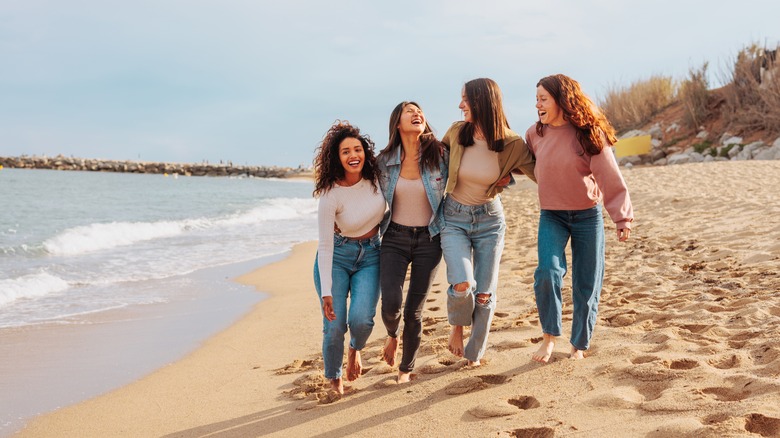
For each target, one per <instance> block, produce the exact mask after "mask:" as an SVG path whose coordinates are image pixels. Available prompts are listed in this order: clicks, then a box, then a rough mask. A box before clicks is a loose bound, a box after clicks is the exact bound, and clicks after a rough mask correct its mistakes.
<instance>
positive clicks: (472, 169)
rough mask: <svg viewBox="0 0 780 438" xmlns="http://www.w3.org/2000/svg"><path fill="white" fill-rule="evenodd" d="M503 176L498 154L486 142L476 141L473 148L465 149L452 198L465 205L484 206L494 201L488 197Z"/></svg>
mask: <svg viewBox="0 0 780 438" xmlns="http://www.w3.org/2000/svg"><path fill="white" fill-rule="evenodd" d="M499 176H501V167H500V166H499V164H498V153H496V152H493V151H491V150H490V149H488V145H487V142H486V141H485V140H477V139H474V144H473V145H472V146H469V147H466V148H463V158H461V160H460V168H459V169H458V181H457V182H456V183H455V189H454V190H453V191H452V193H451V194H450V196H452V197H453V198H455V200H456V201H458V202H460V203H461V204H463V205H482V204H485V203H487V202H490V201H491V200H493V198H494V197H495V196H493V197H488V196H487V192H488V189H490V186H492V185H493V183H494V182H495V181H496V180H497V179H498V177H499Z"/></svg>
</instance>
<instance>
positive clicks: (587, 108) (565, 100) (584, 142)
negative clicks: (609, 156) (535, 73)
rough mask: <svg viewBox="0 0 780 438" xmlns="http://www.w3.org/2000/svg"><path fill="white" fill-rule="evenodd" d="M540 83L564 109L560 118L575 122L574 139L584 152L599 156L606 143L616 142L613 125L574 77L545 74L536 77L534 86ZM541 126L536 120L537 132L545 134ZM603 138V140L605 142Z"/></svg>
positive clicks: (573, 123)
mask: <svg viewBox="0 0 780 438" xmlns="http://www.w3.org/2000/svg"><path fill="white" fill-rule="evenodd" d="M540 85H541V86H542V87H544V89H545V90H547V92H548V93H550V96H552V98H553V99H554V100H555V103H556V104H558V107H560V109H561V111H563V119H564V120H566V121H567V122H569V123H571V124H572V125H574V128H575V129H576V130H577V140H579V142H580V145H581V146H582V149H583V151H584V153H586V154H588V155H598V154H600V153H601V151H602V149H604V147H605V146H607V145H609V146H611V145H613V144H615V142H617V137H616V136H615V128H613V127H612V124H610V123H609V120H607V117H606V116H605V115H604V113H602V112H601V110H600V109H599V108H598V107H597V106H596V104H595V103H593V101H592V100H590V98H589V97H588V96H587V95H585V93H584V92H583V91H582V87H580V83H579V82H577V81H575V80H574V79H572V78H570V77H568V76H566V75H562V74H557V75H552V76H547V77H544V78H542V79H541V80H539V83H537V84H536V86H537V87H538V86H540ZM543 129H544V125H543V124H542V122H541V120H540V121H538V122H536V133H537V134H539V136H544V130H543ZM603 139H606V141H607V145H605V144H604V141H603Z"/></svg>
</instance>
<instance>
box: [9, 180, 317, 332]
mask: <svg viewBox="0 0 780 438" xmlns="http://www.w3.org/2000/svg"><path fill="white" fill-rule="evenodd" d="M312 189H313V184H312V182H311V181H306V180H303V181H300V180H298V181H291V180H269V179H260V178H209V177H173V176H167V177H166V176H163V175H148V174H123V173H101V172H72V171H52V170H29V169H3V170H2V171H0V267H1V268H0V328H4V327H16V326H23V325H28V324H40V323H51V322H56V323H65V324H67V323H69V322H73V321H76V320H78V319H79V317H80V316H82V315H86V314H90V313H94V312H102V311H106V310H109V309H116V308H121V307H126V306H133V305H142V304H149V303H158V302H165V301H168V300H171V299H174V298H175V297H176V295H177V294H179V293H182V292H186V291H182V290H176V288H171V287H160V284H161V283H162V282H164V281H165V280H166V279H171V278H177V277H179V276H182V275H184V274H188V273H192V272H195V271H197V270H199V269H203V268H208V267H214V266H219V265H226V264H231V263H236V262H242V261H246V260H251V259H257V258H260V257H263V256H268V255H272V254H277V253H281V252H284V251H287V250H289V249H290V248H291V246H292V245H293V244H295V243H297V242H301V241H306V240H313V239H316V238H317V236H316V213H317V204H316V200H315V199H314V198H312V196H311V192H312ZM158 280H159V281H160V283H156V281H158Z"/></svg>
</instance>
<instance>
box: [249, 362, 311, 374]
mask: <svg viewBox="0 0 780 438" xmlns="http://www.w3.org/2000/svg"><path fill="white" fill-rule="evenodd" d="M316 362H317V361H316V360H303V359H295V360H294V361H293V362H292V363H290V364H289V365H285V366H284V367H282V368H279V369H277V370H275V371H274V373H275V374H279V375H282V374H293V373H299V372H302V371H309V370H311V369H313V368H314V367H315V364H316ZM257 368H259V367H255V369H257Z"/></svg>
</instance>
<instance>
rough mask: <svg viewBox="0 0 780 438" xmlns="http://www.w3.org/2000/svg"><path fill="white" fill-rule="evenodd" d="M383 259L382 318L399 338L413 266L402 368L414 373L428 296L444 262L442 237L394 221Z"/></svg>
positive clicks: (384, 241) (390, 332) (384, 242)
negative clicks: (407, 284)
mask: <svg viewBox="0 0 780 438" xmlns="http://www.w3.org/2000/svg"><path fill="white" fill-rule="evenodd" d="M379 260H380V264H381V265H382V268H381V269H380V270H379V278H380V280H379V282H380V284H381V288H382V321H383V322H384V323H385V328H386V329H387V335H388V336H390V337H393V338H397V337H398V330H399V325H400V323H401V305H402V303H403V288H404V280H405V279H406V271H407V269H408V268H409V265H410V264H411V265H412V270H411V274H410V277H409V289H408V291H407V292H406V304H405V305H404V306H403V307H404V311H403V318H404V331H403V338H402V341H403V342H402V348H403V354H402V356H401V363H400V364H399V366H398V369H399V370H401V371H403V372H405V373H410V372H412V370H414V363H415V360H416V359H417V350H418V349H419V348H420V340H421V339H422V312H423V307H424V306H425V299H426V298H427V297H428V291H429V290H430V288H431V283H433V278H434V277H435V276H436V270H437V268H438V267H439V262H440V261H441V240H440V238H439V236H435V237H433V238H431V235H430V233H429V232H428V227H406V226H403V225H398V224H396V223H394V222H390V225H389V227H388V228H387V231H386V232H385V235H384V236H382V250H381V251H380V256H379Z"/></svg>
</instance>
